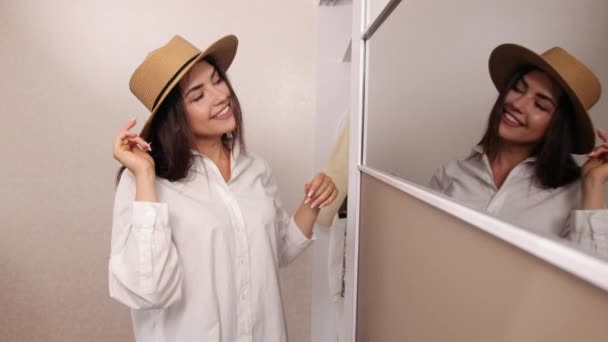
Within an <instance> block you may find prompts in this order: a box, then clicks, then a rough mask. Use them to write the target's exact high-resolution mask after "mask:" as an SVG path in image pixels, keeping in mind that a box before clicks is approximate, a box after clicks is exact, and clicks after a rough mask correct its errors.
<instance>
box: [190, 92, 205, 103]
mask: <svg viewBox="0 0 608 342" xmlns="http://www.w3.org/2000/svg"><path fill="white" fill-rule="evenodd" d="M202 98H203V93H201V94H200V95H197V96H196V97H195V98H193V99H192V102H198V101H199V100H201V99H202Z"/></svg>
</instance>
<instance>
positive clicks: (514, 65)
mask: <svg viewBox="0 0 608 342" xmlns="http://www.w3.org/2000/svg"><path fill="white" fill-rule="evenodd" d="M525 67H535V68H538V69H540V70H542V71H543V72H545V73H547V75H549V77H551V79H553V80H554V81H555V82H557V84H559V86H560V87H561V88H562V89H563V90H564V92H565V93H566V94H567V96H568V98H569V99H570V102H571V103H572V106H573V109H574V115H575V122H576V127H575V130H574V131H575V137H574V146H573V148H572V151H571V152H572V153H574V154H585V153H588V152H590V151H591V150H593V147H594V146H595V132H594V131H593V123H592V122H591V118H590V117H589V113H588V112H587V110H585V107H584V106H583V104H582V103H581V101H580V99H579V98H578V96H577V95H576V93H575V92H574V90H572V88H571V87H570V85H568V83H567V82H566V81H565V80H564V79H563V77H562V76H561V75H560V74H559V73H558V72H557V71H556V70H555V69H554V68H553V67H552V66H551V65H550V64H549V63H547V62H546V61H545V60H544V59H543V58H542V57H541V56H540V55H538V54H537V53H535V52H534V51H531V50H529V49H527V48H525V47H523V46H520V45H516V44H503V45H500V46H498V47H497V48H495V49H494V51H492V54H491V55H490V60H489V69H490V77H491V78H492V82H493V83H494V86H496V89H498V91H499V92H502V91H504V90H505V88H506V87H507V86H508V84H509V82H510V81H511V78H512V77H513V75H515V73H516V72H518V71H519V70H521V69H523V68H525Z"/></svg>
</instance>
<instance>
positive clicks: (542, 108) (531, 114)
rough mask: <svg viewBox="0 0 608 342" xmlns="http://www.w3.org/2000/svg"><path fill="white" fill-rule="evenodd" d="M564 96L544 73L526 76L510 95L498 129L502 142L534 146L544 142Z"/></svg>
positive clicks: (510, 91)
mask: <svg viewBox="0 0 608 342" xmlns="http://www.w3.org/2000/svg"><path fill="white" fill-rule="evenodd" d="M561 96H562V90H561V88H560V87H559V86H558V85H557V84H556V83H555V82H553V80H551V78H549V76H547V74H545V73H544V72H542V71H540V70H534V71H531V72H529V73H527V74H525V75H524V76H523V77H522V78H521V79H520V80H519V81H517V83H516V84H515V86H514V87H513V88H512V89H509V90H508V92H507V94H506V97H505V104H504V108H503V112H502V115H501V117H500V124H499V126H498V135H499V136H500V138H501V140H503V141H505V142H509V143H513V144H518V145H531V146H533V145H536V144H537V143H539V142H540V141H542V140H543V137H544V136H545V133H546V131H547V128H548V127H549V124H550V123H551V118H552V117H553V114H554V113H555V110H556V109H557V106H558V104H559V99H560V97H561Z"/></svg>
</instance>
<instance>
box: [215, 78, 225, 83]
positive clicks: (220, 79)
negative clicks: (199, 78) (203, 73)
mask: <svg viewBox="0 0 608 342" xmlns="http://www.w3.org/2000/svg"><path fill="white" fill-rule="evenodd" d="M222 82H224V79H223V78H221V77H218V78H217V80H215V81H214V82H213V84H220V83H222Z"/></svg>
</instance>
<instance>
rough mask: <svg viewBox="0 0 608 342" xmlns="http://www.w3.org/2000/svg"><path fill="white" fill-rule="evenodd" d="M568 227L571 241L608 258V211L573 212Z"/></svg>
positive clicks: (568, 236)
mask: <svg viewBox="0 0 608 342" xmlns="http://www.w3.org/2000/svg"><path fill="white" fill-rule="evenodd" d="M568 227H569V229H568V235H567V238H568V239H569V240H570V241H572V242H574V243H576V244H577V245H579V246H580V247H582V248H583V249H586V250H588V251H590V252H592V253H594V254H596V255H598V256H600V257H603V258H608V210H606V209H604V210H573V211H572V212H571V214H570V218H569V222H568Z"/></svg>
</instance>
